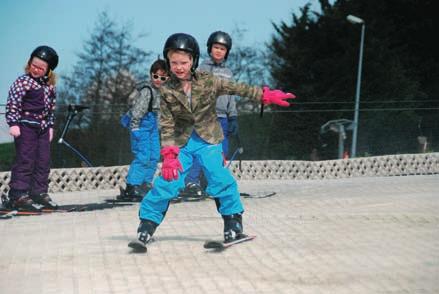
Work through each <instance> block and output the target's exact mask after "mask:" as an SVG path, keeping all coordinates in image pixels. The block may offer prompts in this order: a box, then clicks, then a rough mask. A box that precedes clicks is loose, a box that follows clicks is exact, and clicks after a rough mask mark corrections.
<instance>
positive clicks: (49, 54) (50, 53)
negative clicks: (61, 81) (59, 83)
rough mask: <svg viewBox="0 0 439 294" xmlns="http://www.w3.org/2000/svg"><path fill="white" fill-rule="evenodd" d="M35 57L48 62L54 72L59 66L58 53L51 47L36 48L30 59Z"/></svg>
mask: <svg viewBox="0 0 439 294" xmlns="http://www.w3.org/2000/svg"><path fill="white" fill-rule="evenodd" d="M34 57H38V58H39V59H42V60H44V61H45V62H47V64H48V65H49V68H50V69H51V70H54V69H55V67H56V66H57V65H58V54H56V51H55V50H53V48H51V47H49V46H38V47H37V48H35V50H34V51H32V54H31V55H30V59H32V58H34Z"/></svg>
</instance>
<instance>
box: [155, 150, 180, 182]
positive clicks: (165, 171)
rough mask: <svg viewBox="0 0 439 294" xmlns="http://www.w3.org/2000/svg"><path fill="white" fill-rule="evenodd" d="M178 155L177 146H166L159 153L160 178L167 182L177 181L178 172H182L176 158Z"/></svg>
mask: <svg viewBox="0 0 439 294" xmlns="http://www.w3.org/2000/svg"><path fill="white" fill-rule="evenodd" d="M178 153H180V148H178V147H177V146H166V147H163V148H162V150H161V151H160V154H161V155H162V156H163V163H162V177H163V178H164V179H165V180H167V181H172V180H177V179H178V171H183V167H182V166H181V163H180V161H179V160H178V158H177V156H178Z"/></svg>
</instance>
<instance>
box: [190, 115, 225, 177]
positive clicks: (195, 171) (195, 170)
mask: <svg viewBox="0 0 439 294" xmlns="http://www.w3.org/2000/svg"><path fill="white" fill-rule="evenodd" d="M217 119H218V122H219V123H220V124H221V128H222V129H223V135H224V140H223V141H222V142H221V146H222V149H223V153H224V156H225V157H226V158H227V154H228V152H229V139H228V130H229V126H228V121H227V117H218V118H217ZM200 175H201V165H200V163H199V162H198V161H197V160H195V161H194V163H193V165H192V168H191V170H190V171H189V174H188V176H187V177H186V179H185V184H186V185H187V184H188V183H196V184H200Z"/></svg>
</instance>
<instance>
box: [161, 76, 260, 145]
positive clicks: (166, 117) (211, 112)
mask: <svg viewBox="0 0 439 294" xmlns="http://www.w3.org/2000/svg"><path fill="white" fill-rule="evenodd" d="M160 93H161V97H162V99H161V102H160V111H161V117H160V127H161V143H162V146H170V145H177V146H180V147H181V146H183V145H185V144H186V142H187V140H188V139H189V137H190V136H191V134H192V132H193V131H194V130H195V131H196V132H197V134H198V135H199V136H200V137H201V138H202V139H203V140H205V141H206V142H208V143H210V144H219V143H220V142H221V141H222V140H223V139H224V137H223V131H222V129H221V126H220V124H219V123H218V121H217V115H216V111H215V107H216V98H217V97H218V96H220V95H239V96H242V97H248V98H249V99H252V100H260V99H261V97H262V89H261V88H259V87H253V86H249V85H246V84H241V83H236V82H233V81H229V80H224V79H221V78H218V77H215V76H213V75H212V74H210V73H207V72H197V73H196V74H195V76H194V78H193V79H192V90H191V101H192V103H191V104H190V103H189V97H188V96H187V95H186V94H185V93H184V91H183V87H182V84H181V83H180V81H179V80H178V79H177V78H176V77H175V76H171V79H170V80H169V81H168V82H167V83H166V85H164V86H162V87H161V88H160Z"/></svg>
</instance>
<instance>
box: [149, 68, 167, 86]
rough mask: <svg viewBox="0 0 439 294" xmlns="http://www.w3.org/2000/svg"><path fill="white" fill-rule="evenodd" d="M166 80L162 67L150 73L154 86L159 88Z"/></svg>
mask: <svg viewBox="0 0 439 294" xmlns="http://www.w3.org/2000/svg"><path fill="white" fill-rule="evenodd" d="M167 80H168V75H167V74H166V72H165V71H164V70H163V69H159V70H157V71H156V72H153V73H151V81H152V83H153V85H154V86H155V87H156V88H160V87H161V86H162V85H163V83H166V81H167Z"/></svg>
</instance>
